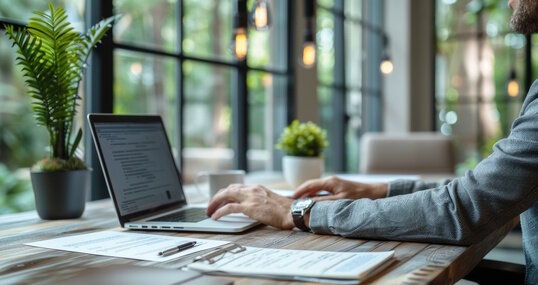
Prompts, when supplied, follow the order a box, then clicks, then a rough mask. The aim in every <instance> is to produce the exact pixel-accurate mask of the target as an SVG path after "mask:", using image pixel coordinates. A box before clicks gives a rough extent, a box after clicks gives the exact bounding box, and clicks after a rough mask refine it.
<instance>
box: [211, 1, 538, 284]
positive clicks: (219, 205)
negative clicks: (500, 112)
mask: <svg viewBox="0 0 538 285" xmlns="http://www.w3.org/2000/svg"><path fill="white" fill-rule="evenodd" d="M509 6H510V8H512V10H513V15H512V19H511V25H512V28H513V29H514V30H515V31H516V32H520V33H525V34H528V33H533V32H536V31H538V1H537V0H519V1H518V0H510V1H509ZM321 190H327V191H329V192H331V193H332V195H330V196H327V197H318V198H315V199H317V200H316V202H311V199H306V200H304V199H299V200H295V201H294V200H292V199H287V198H284V197H281V196H278V195H276V194H274V193H272V192H270V191H269V190H268V189H266V188H264V187H263V186H253V187H249V186H244V185H231V186H229V187H228V188H226V189H224V190H221V191H219V193H217V195H215V197H214V198H213V199H212V201H211V202H210V204H209V207H208V209H207V214H208V215H210V216H211V217H212V218H213V219H219V218H220V217H222V216H224V215H227V214H229V213H236V212H242V213H244V214H246V215H247V216H249V217H251V218H253V219H256V220H259V221H260V222H262V223H264V224H267V225H271V226H274V227H277V228H280V229H292V228H293V227H294V226H297V227H298V228H301V229H303V230H310V231H312V232H314V233H317V234H334V235H341V236H345V237H356V238H372V239H392V240H408V241H422V242H438V243H452V244H462V245H468V244H472V243H474V242H477V241H479V240H481V239H483V238H484V237H485V236H486V235H487V234H489V233H491V232H492V231H494V230H496V229H498V228H499V227H501V226H503V225H504V224H506V223H507V222H508V221H510V220H511V219H513V218H514V217H516V216H517V215H519V214H521V228H522V231H523V239H524V250H525V256H526V263H527V274H526V282H527V283H528V284H537V283H538V269H537V266H538V202H537V201H538V81H536V82H534V84H533V85H532V87H531V89H530V91H529V94H528V95H527V97H526V99H525V102H524V103H523V106H522V108H521V112H520V115H519V117H518V118H517V119H516V120H515V121H514V123H513V126H512V131H511V133H510V135H509V136H508V138H506V139H503V140H500V141H499V142H498V143H497V144H496V145H495V147H494V151H493V154H492V155H491V156H489V157H488V158H486V159H484V160H483V161H482V162H481V163H480V164H478V165H477V166H476V168H475V169H474V170H473V171H469V172H467V174H466V175H465V176H464V177H461V178H458V179H454V180H452V181H446V182H445V183H441V184H434V183H425V182H420V181H396V182H393V183H390V184H388V185H387V184H380V185H365V184H361V183H354V182H349V181H344V180H340V179H338V178H334V177H332V178H325V179H320V180H313V181H308V182H306V183H305V184H303V185H301V186H300V187H299V188H298V189H297V192H296V193H295V196H294V198H304V197H309V196H313V195H315V194H316V193H317V192H319V191H321ZM292 204H293V205H292ZM292 206H293V209H294V211H293V214H291V213H290V208H292Z"/></svg>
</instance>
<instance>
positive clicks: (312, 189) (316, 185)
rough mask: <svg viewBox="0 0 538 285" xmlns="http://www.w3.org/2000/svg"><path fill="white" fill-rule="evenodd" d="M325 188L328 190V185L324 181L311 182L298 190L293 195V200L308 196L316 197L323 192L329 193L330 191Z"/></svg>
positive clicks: (307, 182) (302, 185)
mask: <svg viewBox="0 0 538 285" xmlns="http://www.w3.org/2000/svg"><path fill="white" fill-rule="evenodd" d="M325 188H327V185H326V183H325V180H324V179H315V180H309V181H306V182H305V183H303V184H301V186H299V187H298V188H297V190H296V191H295V193H293V196H292V198H294V199H297V198H303V197H307V196H314V195H315V194H316V193H318V192H319V191H322V190H327V191H329V189H325Z"/></svg>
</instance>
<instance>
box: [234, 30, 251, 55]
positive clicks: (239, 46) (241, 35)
mask: <svg viewBox="0 0 538 285" xmlns="http://www.w3.org/2000/svg"><path fill="white" fill-rule="evenodd" d="M247 50H248V42H247V33H246V30H245V29H243V28H238V29H237V30H236V31H235V33H234V38H233V41H232V51H233V53H234V55H235V57H236V58H237V59H239V60H243V59H245V57H247Z"/></svg>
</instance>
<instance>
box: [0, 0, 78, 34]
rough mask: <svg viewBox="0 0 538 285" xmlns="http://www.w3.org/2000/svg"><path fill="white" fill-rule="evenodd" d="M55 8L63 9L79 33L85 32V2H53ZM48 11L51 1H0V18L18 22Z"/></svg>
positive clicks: (69, 0) (72, 0)
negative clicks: (36, 12)
mask: <svg viewBox="0 0 538 285" xmlns="http://www.w3.org/2000/svg"><path fill="white" fill-rule="evenodd" d="M51 2H52V4H53V5H54V7H55V8H63V9H64V10H65V12H66V13H67V19H68V20H69V21H70V22H71V24H72V25H73V27H74V28H75V29H76V30H77V31H83V30H85V26H84V10H85V1H84V0H52V1H51ZM34 10H39V11H48V10H49V1H43V0H17V1H12V0H0V18H8V19H13V20H16V21H22V22H24V23H26V22H28V19H30V17H31V16H32V11H34Z"/></svg>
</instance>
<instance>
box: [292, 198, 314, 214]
mask: <svg viewBox="0 0 538 285" xmlns="http://www.w3.org/2000/svg"><path fill="white" fill-rule="evenodd" d="M312 203H314V200H312V199H310V198H306V199H299V200H296V201H295V202H294V203H293V204H292V209H291V210H292V211H302V210H304V209H308V208H309V207H310V206H311V205H312Z"/></svg>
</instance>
